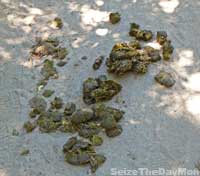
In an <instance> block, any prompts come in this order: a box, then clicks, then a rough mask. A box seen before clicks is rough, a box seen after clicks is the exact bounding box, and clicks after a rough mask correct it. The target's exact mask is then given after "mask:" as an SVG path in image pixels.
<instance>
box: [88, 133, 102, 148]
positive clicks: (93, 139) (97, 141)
mask: <svg viewBox="0 0 200 176" xmlns="http://www.w3.org/2000/svg"><path fill="white" fill-rule="evenodd" d="M90 141H91V143H92V145H94V146H100V145H102V144H103V139H102V137H100V136H98V135H93V136H92V137H91V138H90Z"/></svg>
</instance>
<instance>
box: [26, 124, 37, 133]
mask: <svg viewBox="0 0 200 176" xmlns="http://www.w3.org/2000/svg"><path fill="white" fill-rule="evenodd" d="M36 127H37V126H36V124H35V123H32V122H30V121H28V122H25V123H24V126H23V128H24V129H25V130H26V132H27V133H30V132H32V131H33V130H34V129H35V128H36Z"/></svg>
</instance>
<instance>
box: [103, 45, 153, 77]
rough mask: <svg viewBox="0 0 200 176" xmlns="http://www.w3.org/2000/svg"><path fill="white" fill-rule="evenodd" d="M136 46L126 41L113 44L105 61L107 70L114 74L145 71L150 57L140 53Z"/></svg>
mask: <svg viewBox="0 0 200 176" xmlns="http://www.w3.org/2000/svg"><path fill="white" fill-rule="evenodd" d="M136 48H137V47H136V46H135V45H133V44H132V45H130V44H128V43H117V44H115V45H114V46H113V48H112V51H111V53H110V56H109V58H108V59H107V61H106V65H107V71H108V72H109V73H114V74H116V75H124V74H125V73H127V72H134V73H138V74H140V73H146V71H147V67H148V64H150V58H149V56H148V55H142V54H141V51H140V50H139V49H136Z"/></svg>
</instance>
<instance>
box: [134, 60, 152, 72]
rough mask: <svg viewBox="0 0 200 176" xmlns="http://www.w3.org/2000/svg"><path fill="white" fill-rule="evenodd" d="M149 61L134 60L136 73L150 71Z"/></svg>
mask: <svg viewBox="0 0 200 176" xmlns="http://www.w3.org/2000/svg"><path fill="white" fill-rule="evenodd" d="M148 66H149V63H147V62H140V61H135V62H133V67H132V71H133V72H134V73H136V74H145V73H146V72H147V71H148Z"/></svg>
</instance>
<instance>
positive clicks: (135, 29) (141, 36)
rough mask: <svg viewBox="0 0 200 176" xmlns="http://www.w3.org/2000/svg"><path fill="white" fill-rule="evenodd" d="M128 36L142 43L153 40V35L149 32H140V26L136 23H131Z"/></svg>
mask: <svg viewBox="0 0 200 176" xmlns="http://www.w3.org/2000/svg"><path fill="white" fill-rule="evenodd" d="M129 35H130V36H134V37H135V38H136V39H137V40H143V41H149V40H151V39H152V38H153V33H152V32H151V31H150V30H141V29H140V26H139V25H138V24H136V23H131V25H130V30H129Z"/></svg>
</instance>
